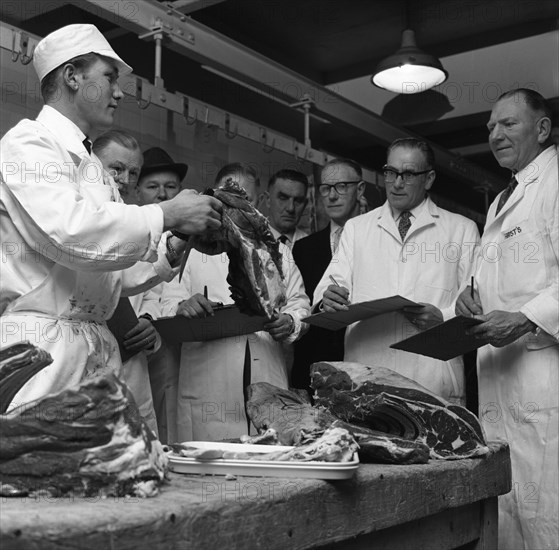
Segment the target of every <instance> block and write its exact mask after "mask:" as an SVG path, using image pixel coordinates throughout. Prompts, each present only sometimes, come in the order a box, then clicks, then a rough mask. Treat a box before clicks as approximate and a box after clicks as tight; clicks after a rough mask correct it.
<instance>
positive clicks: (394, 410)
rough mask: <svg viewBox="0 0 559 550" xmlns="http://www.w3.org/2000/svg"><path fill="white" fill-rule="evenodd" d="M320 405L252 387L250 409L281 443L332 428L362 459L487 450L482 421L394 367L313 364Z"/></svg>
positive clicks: (419, 459) (402, 459)
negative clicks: (353, 443) (344, 436)
mask: <svg viewBox="0 0 559 550" xmlns="http://www.w3.org/2000/svg"><path fill="white" fill-rule="evenodd" d="M311 375H312V386H313V388H314V389H315V390H316V392H315V399H316V405H315V406H312V405H311V404H310V403H308V401H307V400H306V399H305V398H304V397H302V396H301V395H300V394H298V393H295V392H292V391H289V390H283V389H280V388H277V387H275V386H273V385H271V384H268V383H265V382H259V383H256V384H252V385H251V386H249V401H248V404H247V410H248V414H249V416H250V418H251V420H252V422H253V424H254V425H255V427H256V428H257V429H258V430H259V431H264V430H268V429H273V430H275V431H277V433H278V438H279V442H280V443H281V444H282V445H304V444H308V443H309V442H312V441H315V440H317V439H318V438H319V437H320V436H321V435H322V434H323V433H324V432H325V431H326V430H327V429H329V428H342V429H344V430H347V431H348V432H349V433H350V434H351V435H353V437H354V439H355V440H356V441H357V443H358V445H359V457H360V460H361V461H363V462H382V463H393V464H414V463H426V462H427V461H428V460H429V458H434V459H444V460H449V459H460V458H468V457H475V456H483V455H485V454H487V453H488V452H489V449H488V447H487V445H486V442H485V437H484V435H483V432H482V429H481V426H480V424H479V422H478V420H477V418H476V417H475V415H473V414H472V413H470V412H469V411H468V410H467V409H465V408H463V407H460V406H457V405H452V404H449V403H447V402H446V401H444V400H442V399H441V398H439V397H437V396H436V395H434V394H432V393H430V392H429V391H428V390H427V389H425V388H423V387H422V386H420V385H419V384H417V383H415V382H414V381H413V380H409V379H408V378H406V377H404V376H401V375H399V374H397V373H395V372H393V371H391V370H390V369H385V368H380V367H369V366H366V365H360V364H358V363H345V362H333V363H327V362H321V363H315V364H314V365H313V366H312V367H311Z"/></svg>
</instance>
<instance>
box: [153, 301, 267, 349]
mask: <svg viewBox="0 0 559 550" xmlns="http://www.w3.org/2000/svg"><path fill="white" fill-rule="evenodd" d="M268 321H269V319H268V318H267V317H263V316H262V317H261V316H258V315H247V314H246V313H242V312H241V311H240V310H239V308H238V307H237V306H236V305H234V304H231V305H226V306H218V307H215V308H214V315H213V316H211V317H203V318H194V319H190V318H188V317H183V316H182V315H176V316H175V317H161V318H160V319H157V320H155V321H154V322H153V324H154V325H155V328H156V329H157V331H158V332H159V334H161V336H162V337H163V338H164V339H165V340H166V341H167V342H170V343H176V342H206V341H208V340H218V339H219V338H230V337H235V336H242V335H243V334H252V333H253V332H258V331H259V330H263V329H264V325H265V324H266V323H267V322H268Z"/></svg>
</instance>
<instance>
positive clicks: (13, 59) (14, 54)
mask: <svg viewBox="0 0 559 550" xmlns="http://www.w3.org/2000/svg"><path fill="white" fill-rule="evenodd" d="M18 59H19V52H16V32H15V31H12V61H13V62H14V63H16V61H17V60H18Z"/></svg>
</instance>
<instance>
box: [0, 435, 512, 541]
mask: <svg viewBox="0 0 559 550" xmlns="http://www.w3.org/2000/svg"><path fill="white" fill-rule="evenodd" d="M490 447H491V450H492V453H491V454H490V455H489V456H488V457H486V458H483V459H468V460H458V461H449V462H444V461H430V462H429V464H424V465H412V466H389V465H380V464H362V465H360V466H359V470H358V472H357V474H356V475H355V477H354V478H353V479H351V480H348V481H335V482H327V481H319V480H304V479H282V478H272V477H267V478H257V477H238V478H237V479H233V480H226V479H225V478H224V477H221V476H185V475H180V474H171V476H170V478H171V482H170V483H169V484H168V485H167V486H166V487H164V488H163V490H162V492H161V494H160V495H159V496H157V497H155V498H150V499H145V500H141V499H136V498H128V499H125V498H120V499H113V498H109V499H105V500H101V499H75V500H74V499H71V498H63V499H48V498H42V499H6V498H4V499H2V500H1V507H0V533H1V539H0V546H1V548H2V550H8V549H12V548H13V549H16V548H17V549H18V550H19V549H25V548H33V549H37V550H48V549H55V548H56V549H62V548H64V549H70V548H75V549H78V548H79V549H89V548H91V549H94V550H112V549H118V550H122V549H130V550H141V549H146V550H148V549H149V550H158V549H161V550H168V549H174V548H176V549H180V550H196V549H200V550H212V549H214V548H215V549H222V548H224V549H227V550H234V549H240V550H250V549H252V548H263V549H265V550H275V549H277V550H288V549H298V550H299V549H304V548H316V547H318V546H324V547H325V548H328V549H329V550H330V549H332V548H343V549H344V550H356V549H365V548H367V549H370V548H374V549H375V550H379V549H386V550H388V549H390V550H397V549H410V550H411V549H413V550H417V549H419V548H428V549H429V550H442V549H447V548H456V547H459V546H461V545H465V544H469V546H468V548H472V549H473V548H476V549H482V548H483V549H495V548H496V547H497V544H496V542H497V541H496V539H497V530H496V529H497V495H500V494H504V493H507V492H508V491H509V490H510V487H511V481H510V479H511V474H510V457H509V450H508V447H507V446H506V445H503V444H497V443H492V444H491V445H490Z"/></svg>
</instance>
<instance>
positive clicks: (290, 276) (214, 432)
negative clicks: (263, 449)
mask: <svg viewBox="0 0 559 550" xmlns="http://www.w3.org/2000/svg"><path fill="white" fill-rule="evenodd" d="M280 251H281V252H282V265H283V269H284V274H285V276H286V283H287V291H286V295H287V304H286V305H285V306H284V307H283V308H282V309H281V312H282V313H289V314H290V315H291V316H292V317H293V320H294V321H295V329H294V331H293V333H292V334H291V335H290V336H289V338H287V339H286V340H285V341H284V342H276V341H275V340H274V339H273V338H272V337H271V336H270V335H269V334H268V333H267V332H264V331H261V332H256V333H253V334H249V335H243V336H239V337H231V338H222V339H220V340H212V341H209V342H185V343H183V345H182V352H181V366H180V374H179V387H178V396H177V437H178V438H179V441H192V440H209V441H217V440H220V439H229V438H238V437H240V436H241V435H243V434H246V433H247V431H248V430H247V420H246V415H245V410H244V399H243V367H244V360H245V345H246V341H247V339H248V341H249V343H250V351H251V359H252V363H251V374H252V378H251V381H252V382H253V383H254V382H269V383H270V384H273V385H275V386H278V387H280V388H287V387H288V368H287V364H286V358H285V354H284V351H285V346H286V345H289V344H291V343H293V342H294V341H295V340H296V339H297V338H299V336H300V335H302V334H303V333H304V332H305V331H306V330H307V329H308V325H306V324H305V323H301V319H302V318H303V317H306V316H307V315H309V313H310V303H309V298H308V296H307V295H306V294H305V287H304V284H303V278H302V276H301V273H300V271H299V269H298V268H297V266H296V265H295V263H294V262H292V261H289V258H290V255H289V250H288V248H287V247H286V246H285V245H283V244H281V243H280ZM228 269H229V259H228V258H227V254H225V253H223V254H220V255H216V256H207V255H205V254H201V253H200V252H198V251H195V250H193V251H192V252H191V254H190V257H189V258H188V262H187V264H186V269H185V271H184V274H183V278H182V280H181V282H180V283H179V282H178V278H177V279H175V280H174V281H172V282H171V283H169V284H167V285H164V289H163V294H162V297H161V304H162V313H163V315H164V316H169V315H175V313H176V311H177V307H178V304H179V302H181V301H182V300H185V299H187V298H189V297H190V296H192V295H193V294H197V293H200V294H203V292H204V286H207V287H208V298H209V299H210V300H212V301H215V302H222V303H223V304H232V303H233V300H232V299H231V296H230V290H229V285H228V283H227V282H226V278H227V272H228Z"/></svg>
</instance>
